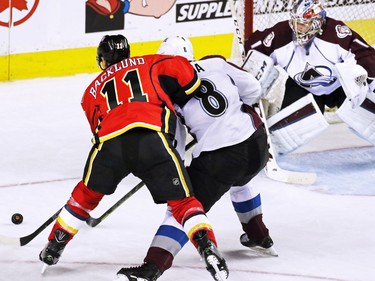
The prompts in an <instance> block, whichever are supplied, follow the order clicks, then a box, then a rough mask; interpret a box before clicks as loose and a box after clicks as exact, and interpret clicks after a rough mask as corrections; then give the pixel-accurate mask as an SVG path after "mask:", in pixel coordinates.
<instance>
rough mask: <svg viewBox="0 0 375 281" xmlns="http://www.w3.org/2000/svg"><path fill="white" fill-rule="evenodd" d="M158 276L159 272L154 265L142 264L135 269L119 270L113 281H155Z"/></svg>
mask: <svg viewBox="0 0 375 281" xmlns="http://www.w3.org/2000/svg"><path fill="white" fill-rule="evenodd" d="M160 276H161V272H160V270H159V268H157V267H156V265H154V264H152V263H144V264H142V265H141V266H137V267H129V268H126V267H124V268H121V269H120V271H119V272H117V277H116V279H114V281H156V280H157V279H158V278H159V277H160Z"/></svg>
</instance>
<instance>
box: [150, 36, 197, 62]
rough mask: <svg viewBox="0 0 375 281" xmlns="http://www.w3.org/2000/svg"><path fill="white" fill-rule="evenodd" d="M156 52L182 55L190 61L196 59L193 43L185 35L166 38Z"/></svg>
mask: <svg viewBox="0 0 375 281" xmlns="http://www.w3.org/2000/svg"><path fill="white" fill-rule="evenodd" d="M156 53H157V54H162V55H172V56H182V57H185V58H186V59H187V60H188V61H193V60H194V51H193V45H192V44H191V42H190V40H189V39H188V38H186V37H183V36H173V37H167V38H165V39H164V41H163V42H162V43H161V44H160V47H159V49H158V51H157V52H156Z"/></svg>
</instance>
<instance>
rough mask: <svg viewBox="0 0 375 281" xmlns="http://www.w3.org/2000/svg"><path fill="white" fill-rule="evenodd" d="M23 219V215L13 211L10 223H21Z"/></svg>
mask: <svg viewBox="0 0 375 281" xmlns="http://www.w3.org/2000/svg"><path fill="white" fill-rule="evenodd" d="M22 221H23V216H22V215H21V214H19V213H15V214H13V216H12V223H14V224H21V223H22Z"/></svg>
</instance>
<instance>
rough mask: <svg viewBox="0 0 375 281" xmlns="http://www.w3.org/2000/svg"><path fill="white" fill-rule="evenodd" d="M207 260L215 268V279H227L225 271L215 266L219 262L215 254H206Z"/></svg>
mask: <svg viewBox="0 0 375 281" xmlns="http://www.w3.org/2000/svg"><path fill="white" fill-rule="evenodd" d="M207 262H208V263H209V264H210V265H211V266H212V267H213V269H214V270H215V272H216V274H215V277H217V278H216V279H217V280H218V281H224V280H226V279H227V274H226V272H225V271H224V270H223V271H220V269H219V268H218V267H217V265H218V264H219V261H218V260H217V258H216V256H214V255H211V256H208V257H207Z"/></svg>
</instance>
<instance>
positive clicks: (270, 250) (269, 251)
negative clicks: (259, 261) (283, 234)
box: [248, 246, 279, 257]
mask: <svg viewBox="0 0 375 281" xmlns="http://www.w3.org/2000/svg"><path fill="white" fill-rule="evenodd" d="M248 248H249V249H250V250H251V251H253V252H254V253H259V254H261V255H266V256H273V257H278V256H279V254H278V253H277V252H276V250H275V248H274V247H273V246H272V247H269V248H267V249H266V248H263V247H260V246H255V247H248Z"/></svg>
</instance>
